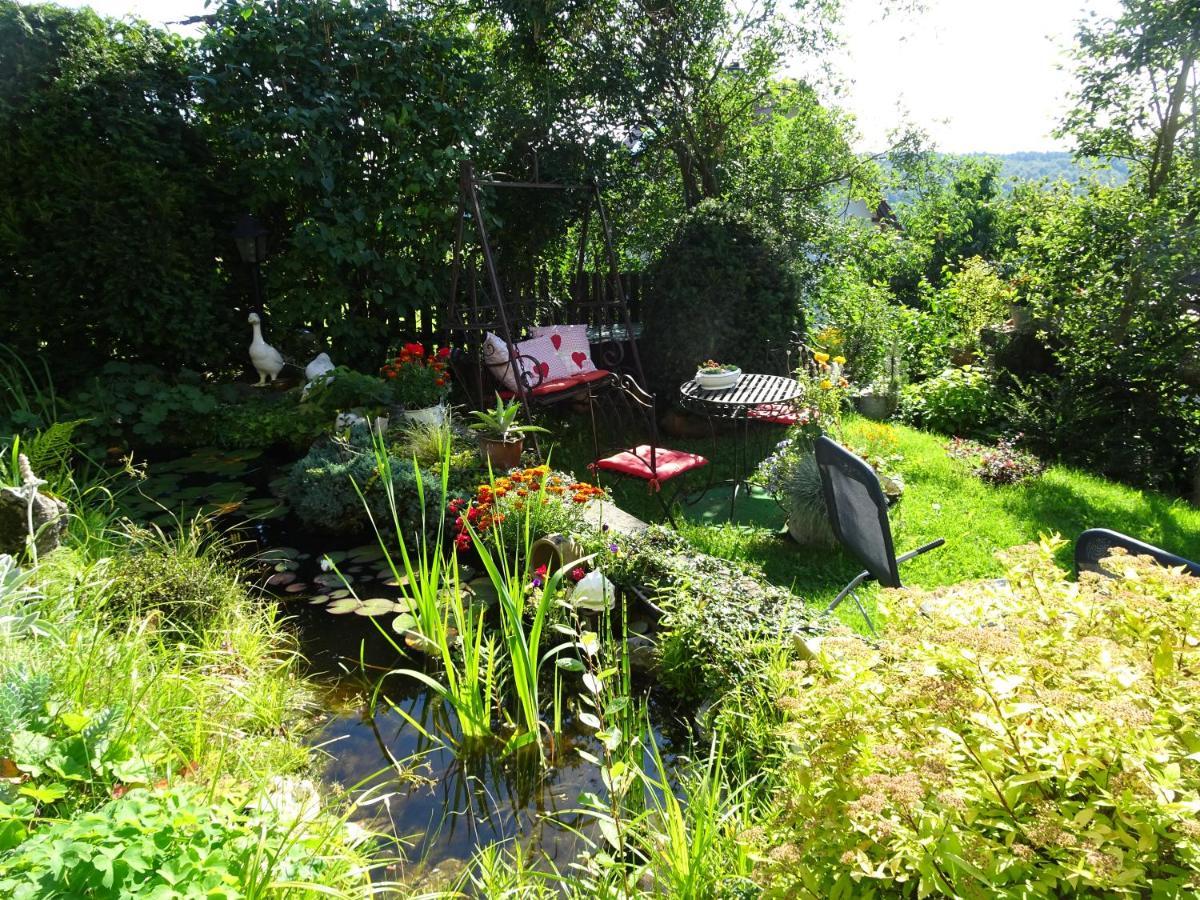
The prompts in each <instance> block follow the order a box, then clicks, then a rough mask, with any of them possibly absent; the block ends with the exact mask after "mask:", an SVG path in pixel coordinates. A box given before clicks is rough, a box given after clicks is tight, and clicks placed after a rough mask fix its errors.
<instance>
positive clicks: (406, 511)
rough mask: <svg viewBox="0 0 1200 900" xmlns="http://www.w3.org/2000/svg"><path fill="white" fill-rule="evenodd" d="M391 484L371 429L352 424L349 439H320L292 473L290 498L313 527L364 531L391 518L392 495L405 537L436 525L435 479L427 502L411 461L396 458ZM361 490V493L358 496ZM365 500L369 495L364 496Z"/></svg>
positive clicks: (428, 482) (327, 530) (438, 502)
mask: <svg viewBox="0 0 1200 900" xmlns="http://www.w3.org/2000/svg"><path fill="white" fill-rule="evenodd" d="M390 471H391V477H392V481H391V484H390V486H387V485H385V484H384V483H383V481H382V479H381V477H380V474H379V472H378V471H377V467H376V463H375V455H374V452H373V450H372V440H371V435H370V432H369V431H368V430H367V428H366V427H365V426H361V425H360V426H354V427H353V428H351V429H350V433H349V436H348V437H337V436H335V437H331V438H326V439H322V440H320V441H318V442H317V443H316V444H314V445H313V447H312V449H311V450H310V451H309V452H308V455H307V456H305V457H304V458H303V459H301V460H300V461H299V462H297V463H296V464H295V465H294V466H293V467H292V470H291V472H290V473H289V475H288V481H287V488H286V490H287V498H288V502H289V503H290V504H291V507H292V509H293V511H294V512H295V513H296V515H297V516H299V518H300V520H301V521H302V522H304V524H305V525H306V526H308V527H310V528H313V529H316V530H318V531H321V532H325V533H339V532H354V533H361V532H364V531H368V530H370V528H371V519H372V518H373V519H374V521H375V523H376V524H377V525H380V524H381V523H385V522H387V521H388V519H389V516H390V510H389V496H394V498H395V504H396V510H397V517H398V520H399V522H400V527H401V528H402V530H403V534H404V536H405V539H406V540H408V539H410V538H411V536H413V535H417V534H420V533H422V529H423V523H424V522H425V521H426V520H428V522H429V523H430V525H431V526H432V525H433V524H434V522H435V519H434V517H435V516H436V510H437V509H439V508H440V505H441V497H440V496H435V495H436V494H437V490H436V489H435V488H436V484H437V479H435V478H428V479H426V490H425V492H424V494H425V496H424V502H422V498H421V496H420V495H419V493H418V490H417V476H416V474H415V473H414V471H413V466H412V460H411V459H397V460H395V461H394V463H393V465H392V467H391V470H390ZM360 492H361V494H362V497H360V496H359V494H360ZM364 498H365V499H364Z"/></svg>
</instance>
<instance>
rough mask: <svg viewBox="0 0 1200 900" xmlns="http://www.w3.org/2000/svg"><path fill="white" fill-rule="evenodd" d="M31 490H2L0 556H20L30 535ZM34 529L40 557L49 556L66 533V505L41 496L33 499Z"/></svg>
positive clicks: (0, 492) (40, 494) (38, 495)
mask: <svg viewBox="0 0 1200 900" xmlns="http://www.w3.org/2000/svg"><path fill="white" fill-rule="evenodd" d="M27 490H28V488H12V487H4V488H0V553H8V554H11V555H12V556H20V555H21V554H22V553H24V552H25V536H26V535H27V534H28V533H29V525H28V522H29V519H28V515H29V501H28V499H27V496H26V491H27ZM33 530H34V534H35V535H36V540H35V545H36V546H37V552H38V554H39V555H42V554H46V553H49V552H50V551H51V550H53V549H54V548H55V547H57V546H58V545H59V544H60V543H62V538H63V534H64V533H65V532H66V530H67V504H65V503H63V502H62V501H61V500H56V499H55V498H53V497H47V496H46V495H45V494H42V493H38V494H36V495H35V496H34V498H33Z"/></svg>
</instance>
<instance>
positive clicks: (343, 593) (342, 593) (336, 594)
mask: <svg viewBox="0 0 1200 900" xmlns="http://www.w3.org/2000/svg"><path fill="white" fill-rule="evenodd" d="M349 596H350V592H349V591H348V590H346V589H345V588H338V589H337V590H336V591H330V592H329V598H330V599H331V600H341V599H343V598H345V597H349Z"/></svg>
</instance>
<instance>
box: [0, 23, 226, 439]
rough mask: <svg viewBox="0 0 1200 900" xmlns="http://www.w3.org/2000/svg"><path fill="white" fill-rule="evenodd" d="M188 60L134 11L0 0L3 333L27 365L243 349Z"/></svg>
mask: <svg viewBox="0 0 1200 900" xmlns="http://www.w3.org/2000/svg"><path fill="white" fill-rule="evenodd" d="M191 63H192V51H191V46H190V43H189V42H188V41H187V40H186V39H184V38H181V37H179V36H177V35H174V34H172V33H171V32H169V31H165V30H162V29H158V28H153V27H151V26H149V25H147V24H145V23H142V22H134V21H131V20H127V21H118V20H115V19H103V18H101V17H99V16H97V15H96V14H95V13H94V12H92V11H91V10H90V9H86V8H85V9H80V10H68V9H64V8H62V7H58V6H54V5H52V4H48V3H47V4H22V3H16V2H13V0H4V2H2V3H0V85H2V87H0V133H3V134H4V135H5V136H6V139H5V140H4V141H3V143H2V144H0V341H3V342H5V343H8V344H10V345H11V346H13V347H15V348H18V351H19V352H20V353H21V354H22V356H23V357H24V358H25V359H26V361H28V362H32V361H33V358H34V355H35V354H37V355H40V356H42V357H43V358H45V359H48V360H50V361H51V364H52V365H53V367H54V369H55V372H56V375H59V376H64V375H65V376H68V377H70V376H78V375H81V374H84V373H88V372H92V371H95V369H96V368H97V367H99V366H100V365H101V364H102V363H103V362H104V361H105V360H108V359H112V358H117V357H128V358H135V359H141V360H146V361H150V362H154V363H158V364H162V365H169V366H171V367H173V368H177V367H179V366H181V365H183V366H194V367H198V368H199V367H221V366H223V365H224V364H225V363H226V362H227V361H228V360H229V358H230V355H231V353H232V352H233V351H234V350H236V349H237V348H238V345H239V344H240V341H238V340H236V339H235V338H236V337H237V335H240V333H241V332H240V328H237V329H235V326H236V324H237V323H238V321H239V319H238V317H236V316H234V315H231V314H230V305H231V304H230V298H229V296H228V293H227V278H226V276H225V274H224V272H223V270H222V267H221V266H219V265H215V264H214V259H216V258H219V257H221V256H223V255H225V254H226V253H227V251H228V250H229V249H230V248H229V247H228V237H227V233H228V229H229V222H230V221H231V220H232V218H233V216H232V207H231V204H230V194H229V193H228V189H229V185H228V183H227V181H226V180H225V179H224V177H223V176H224V171H223V170H218V168H217V167H216V166H214V163H213V150H212V141H211V137H210V132H209V130H208V128H207V127H206V125H205V124H204V122H203V120H202V119H201V117H200V116H199V115H198V110H197V107H196V99H195V96H194V82H193V81H192V80H191V78H190V77H189V76H190V74H191V72H190V68H191ZM25 424H30V423H25ZM41 424H42V425H45V424H48V423H46V422H43V423H41Z"/></svg>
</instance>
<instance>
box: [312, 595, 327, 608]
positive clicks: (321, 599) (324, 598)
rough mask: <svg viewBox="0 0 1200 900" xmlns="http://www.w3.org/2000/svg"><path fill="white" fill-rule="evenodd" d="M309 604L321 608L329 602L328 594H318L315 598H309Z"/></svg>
mask: <svg viewBox="0 0 1200 900" xmlns="http://www.w3.org/2000/svg"><path fill="white" fill-rule="evenodd" d="M308 602H309V604H310V605H311V606H320V605H321V604H322V603H328V602H329V595H328V594H317V596H315V597H309V598H308Z"/></svg>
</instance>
